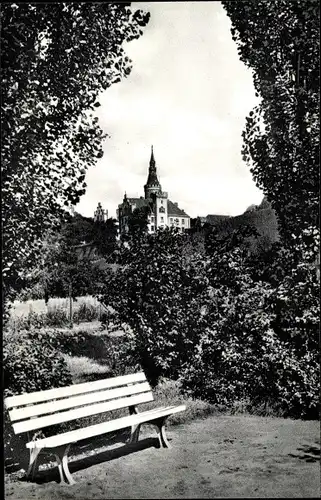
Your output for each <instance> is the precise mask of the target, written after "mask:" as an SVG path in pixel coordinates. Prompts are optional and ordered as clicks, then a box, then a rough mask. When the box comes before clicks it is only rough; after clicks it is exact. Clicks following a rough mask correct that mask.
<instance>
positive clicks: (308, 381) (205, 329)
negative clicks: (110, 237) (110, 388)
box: [102, 229, 319, 418]
mask: <svg viewBox="0 0 321 500" xmlns="http://www.w3.org/2000/svg"><path fill="white" fill-rule="evenodd" d="M247 235H250V231H247V230H245V229H244V231H243V230H242V232H240V231H233V232H231V234H228V235H219V234H218V233H217V232H216V231H215V230H214V231H208V233H207V235H206V239H205V251H206V253H205V255H204V254H200V253H199V252H192V253H191V254H190V255H188V256H186V255H184V251H183V250H184V244H185V243H184V242H185V240H184V238H183V237H179V236H176V235H174V234H171V232H170V231H168V230H166V231H161V232H158V233H157V234H156V235H147V236H146V237H145V239H143V240H142V239H141V240H140V241H139V242H138V243H137V242H135V241H134V240H133V241H132V242H131V246H130V249H128V248H125V249H124V251H123V253H122V254H121V258H122V264H123V267H122V268H120V269H117V270H116V272H115V273H114V274H113V275H112V276H110V277H109V279H108V282H106V286H105V290H104V293H103V298H102V300H103V303H104V304H106V305H107V304H108V305H110V306H111V307H113V309H114V310H115V311H116V315H115V318H116V317H117V316H118V320H119V323H121V322H126V323H128V325H129V327H130V330H128V331H127V332H126V335H125V336H124V337H122V345H121V346H120V351H119V359H120V358H122V359H124V360H125V362H124V363H123V364H125V365H126V364H128V365H131V366H135V365H137V366H141V367H142V369H143V370H144V371H145V373H146V376H147V377H148V379H149V381H150V382H151V384H152V385H153V386H156V385H157V383H158V380H159V378H160V377H166V378H169V379H173V380H178V379H182V383H183V388H184V389H185V391H187V392H188V393H189V394H190V395H192V396H193V397H197V398H201V399H203V400H206V401H209V402H212V403H216V404H220V405H223V406H224V405H225V406H227V407H230V408H232V407H233V405H237V404H239V402H242V401H249V404H248V405H247V406H248V407H249V408H250V407H252V408H253V409H255V408H262V407H263V408H268V407H269V408H270V409H271V411H275V412H276V413H279V412H281V413H282V414H283V415H284V416H289V417H300V418H316V416H317V414H318V392H319V383H318V374H319V370H318V364H319V363H318V359H319V357H318V318H317V313H318V310H319V299H318V298H317V285H316V282H315V280H316V278H315V275H314V273H313V270H311V269H310V270H309V268H308V266H303V265H302V264H300V263H298V262H297V261H296V260H295V259H294V258H293V259H292V260H291V259H290V258H289V256H288V254H287V252H286V251H283V250H282V249H279V250H278V253H277V255H274V256H273V262H272V264H271V263H270V261H268V262H266V263H264V266H262V269H263V270H264V273H263V272H262V273H261V272H260V273H255V272H253V264H252V263H251V261H250V260H249V257H248V254H247V250H246V248H245V247H244V245H243V244H242V242H244V238H245V237H246V236H247ZM267 253H269V258H271V257H272V254H273V251H272V252H270V251H269V252H267ZM262 258H263V257H262ZM265 264H266V265H265ZM267 275H268V277H269V279H266V276H267ZM263 277H264V279H263ZM126 361H127V362H126Z"/></svg>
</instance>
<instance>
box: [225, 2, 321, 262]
mask: <svg viewBox="0 0 321 500" xmlns="http://www.w3.org/2000/svg"><path fill="white" fill-rule="evenodd" d="M222 4H223V7H224V8H225V10H226V12H227V14H228V16H229V17H230V20H231V22H232V29H231V33H232V37H233V40H235V41H236V43H237V45H238V53H239V56H240V59H241V60H242V61H243V62H244V63H245V64H246V65H247V66H248V67H249V68H250V69H251V70H253V80H254V86H255V89H256V92H257V96H259V97H260V99H261V100H260V104H259V105H258V106H256V107H255V108H254V109H253V110H252V111H251V112H250V113H249V116H248V117H247V119H246V127H245V131H244V132H243V139H244V147H243V157H244V159H245V160H246V161H247V163H248V164H249V165H250V167H251V172H252V174H253V177H254V179H255V181H256V184H257V185H258V186H259V187H260V188H262V189H263V191H264V193H265V195H266V197H267V199H268V200H269V201H270V202H271V204H272V207H273V208H274V209H275V212H276V214H277V218H278V221H279V228H280V233H281V236H282V238H283V239H284V242H287V244H289V245H290V246H291V247H292V249H293V250H295V249H299V250H300V252H301V251H302V250H303V251H304V254H303V257H304V258H305V259H308V260H309V259H311V260H312V259H315V255H316V253H317V252H319V192H320V182H319V169H318V165H319V128H320V127H319V104H320V101H319V90H320V75H319V50H320V49H319V41H320V32H319V21H320V19H319V18H320V10H319V3H318V2H317V1H316V0H296V1H290V2H289V1H287V0H273V1H272V0H259V1H253V0H245V1H243V0H242V1H236V2H231V1H226V0H224V1H223V2H222ZM301 258H302V253H301Z"/></svg>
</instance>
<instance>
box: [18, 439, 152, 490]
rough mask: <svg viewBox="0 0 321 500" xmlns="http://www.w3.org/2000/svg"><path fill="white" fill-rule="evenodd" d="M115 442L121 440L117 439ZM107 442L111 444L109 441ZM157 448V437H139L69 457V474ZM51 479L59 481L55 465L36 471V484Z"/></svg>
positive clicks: (24, 478) (47, 481) (23, 479)
mask: <svg viewBox="0 0 321 500" xmlns="http://www.w3.org/2000/svg"><path fill="white" fill-rule="evenodd" d="M117 442H120V443H121V442H122V441H119V440H117ZM108 444H111V442H110V441H109V442H108ZM151 447H154V448H159V442H158V439H157V438H145V439H141V440H140V441H138V442H137V443H131V444H129V443H124V444H123V446H119V447H117V448H115V449H112V450H104V451H102V452H100V453H96V454H94V455H90V456H86V457H83V458H80V459H74V460H72V459H70V460H69V463H68V465H69V470H70V472H71V474H73V473H74V472H77V471H80V470H84V469H88V468H89V467H91V466H92V465H98V464H101V463H103V462H109V461H111V460H116V459H117V458H120V457H124V456H126V455H129V454H132V453H137V452H139V451H142V450H144V449H147V448H151ZM86 451H88V450H86ZM20 480H21V481H27V479H26V477H23V478H21V479H20ZM51 481H56V482H59V474H58V469H57V467H56V466H53V467H51V468H50V469H47V470H42V471H39V472H38V473H37V477H36V478H35V482H36V483H38V484H44V483H49V482H51Z"/></svg>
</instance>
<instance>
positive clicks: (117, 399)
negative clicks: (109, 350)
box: [4, 372, 154, 434]
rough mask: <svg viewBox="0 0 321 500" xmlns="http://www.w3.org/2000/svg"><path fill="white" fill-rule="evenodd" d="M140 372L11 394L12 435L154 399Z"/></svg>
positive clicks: (6, 400)
mask: <svg viewBox="0 0 321 500" xmlns="http://www.w3.org/2000/svg"><path fill="white" fill-rule="evenodd" d="M153 399H154V398H153V394H152V391H151V387H150V385H149V383H148V382H147V380H146V376H145V374H144V373H143V372H140V373H135V374H132V375H124V376H121V377H113V378H108V379H104V380H97V381H95V382H86V383H83V384H75V385H70V386H67V387H59V388H57V389H49V390H46V391H38V392H31V393H25V394H22V395H20V396H10V397H8V398H6V399H5V401H4V404H5V406H6V408H7V409H8V410H9V416H10V420H11V422H13V424H12V426H13V430H14V432H15V434H21V433H22V432H28V431H32V430H36V429H41V428H43V427H48V426H51V425H56V424H60V423H62V422H69V421H70V420H76V419H79V418H83V417H88V416H90V415H97V414H99V413H105V412H108V411H111V410H117V409H119V408H125V407H131V406H136V405H138V404H140V403H147V402H149V401H153Z"/></svg>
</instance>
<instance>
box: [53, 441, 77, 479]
mask: <svg viewBox="0 0 321 500" xmlns="http://www.w3.org/2000/svg"><path fill="white" fill-rule="evenodd" d="M69 448H70V444H68V445H66V446H59V447H58V448H55V456H56V459H57V463H58V470H59V476H60V482H61V483H67V484H75V483H76V481H74V479H73V478H72V477H71V474H70V472H69V469H68V451H69Z"/></svg>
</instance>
